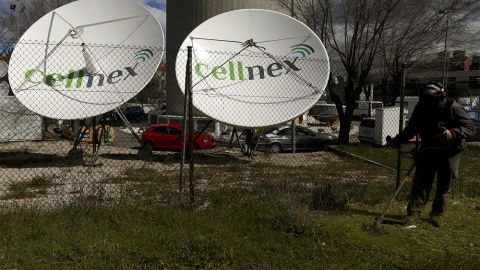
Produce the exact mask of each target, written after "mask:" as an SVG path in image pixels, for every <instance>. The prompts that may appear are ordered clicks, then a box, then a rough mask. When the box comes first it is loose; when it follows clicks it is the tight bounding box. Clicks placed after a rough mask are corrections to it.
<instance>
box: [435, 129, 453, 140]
mask: <svg viewBox="0 0 480 270" xmlns="http://www.w3.org/2000/svg"><path fill="white" fill-rule="evenodd" d="M438 138H439V139H440V141H442V142H450V141H451V140H453V139H455V132H454V131H453V130H451V129H444V130H443V131H442V132H440V133H439V134H438Z"/></svg>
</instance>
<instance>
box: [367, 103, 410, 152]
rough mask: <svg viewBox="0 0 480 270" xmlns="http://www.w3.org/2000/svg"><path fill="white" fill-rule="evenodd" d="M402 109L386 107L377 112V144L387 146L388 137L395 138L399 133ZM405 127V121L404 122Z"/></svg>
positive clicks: (375, 137)
mask: <svg viewBox="0 0 480 270" xmlns="http://www.w3.org/2000/svg"><path fill="white" fill-rule="evenodd" d="M399 123H400V108H399V107H385V108H382V109H376V111H375V136H374V139H375V143H376V144H379V145H386V144H387V136H391V137H394V136H395V135H397V134H398V133H399ZM403 127H405V119H404V120H403Z"/></svg>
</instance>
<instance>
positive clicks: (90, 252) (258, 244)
mask: <svg viewBox="0 0 480 270" xmlns="http://www.w3.org/2000/svg"><path fill="white" fill-rule="evenodd" d="M359 147H364V146H359ZM364 151H370V150H369V149H368V148H365V149H364ZM379 152H381V153H379ZM478 153H480V152H479V151H478V149H477V148H472V149H470V150H469V152H466V153H465V155H464V157H463V160H462V162H463V163H469V162H473V161H474V160H475V159H476V158H477V157H478ZM359 154H362V153H359ZM375 155H379V156H383V157H382V158H380V159H379V160H382V159H386V157H390V156H393V157H396V152H395V151H394V152H391V151H390V150H389V149H387V148H376V149H374V150H373V151H372V155H369V156H368V157H370V158H372V156H373V158H378V157H376V156H375ZM257 159H261V157H257ZM268 159H269V160H270V159H271V157H268ZM150 170H151V169H148V168H140V169H132V168H126V169H125V171H124V176H123V178H122V179H125V180H126V179H128V182H129V183H131V184H132V187H133V189H135V187H138V185H140V184H141V185H142V189H143V188H145V187H150V188H152V189H155V192H152V193H147V192H145V193H142V194H144V195H143V198H147V197H148V196H151V197H152V198H157V197H158V196H159V195H160V194H163V195H165V193H166V192H167V190H169V189H168V187H169V186H173V187H176V184H177V181H178V177H161V179H158V178H152V174H153V175H158V172H156V171H150ZM339 171H341V173H339ZM394 176H395V172H392V171H391V170H389V169H386V168H382V167H377V166H374V165H371V164H367V163H365V162H362V161H359V160H355V159H351V158H342V160H341V162H336V163H334V162H329V163H328V166H325V165H320V164H310V165H309V166H308V167H301V166H284V165H275V166H274V165H272V164H269V163H258V162H252V163H248V164H245V163H242V165H241V166H240V165H239V164H236V163H235V162H234V161H232V160H230V161H229V163H227V164H226V165H225V166H212V165H211V164H208V165H205V166H198V167H197V169H196V177H197V185H198V188H197V190H196V201H195V203H193V204H191V203H188V202H184V201H182V200H178V199H177V196H178V194H176V193H174V192H171V191H170V192H171V193H170V194H168V195H167V196H170V197H171V198H172V199H170V200H161V201H160V202H159V201H158V200H155V199H152V200H140V199H138V200H135V202H134V203H128V204H127V203H123V202H120V203H118V204H109V205H101V204H100V203H99V202H96V201H95V200H92V201H88V200H87V201H83V203H78V204H72V205H70V206H68V207H65V208H63V209H59V210H57V211H48V212H47V211H42V210H39V209H23V210H20V211H11V212H4V213H2V214H1V215H0V225H1V227H2V230H1V231H0V254H1V256H0V258H1V259H0V268H5V269H13V268H17V269H52V268H53V269H112V268H119V269H478V267H480V236H479V235H480V218H479V217H480V196H479V195H480V189H478V188H477V189H476V190H472V187H475V185H478V184H476V182H478V180H476V179H478V173H477V172H476V171H475V170H474V169H468V170H467V169H462V170H461V176H462V179H464V180H462V181H461V182H459V188H458V190H457V191H458V193H457V196H456V198H457V199H456V200H455V203H452V205H451V206H450V211H449V213H448V215H447V217H446V226H444V227H442V228H435V227H433V226H431V225H430V224H429V223H428V221H427V215H428V213H427V212H428V211H426V213H424V215H423V216H422V220H421V223H420V224H419V226H418V227H417V228H414V229H406V228H405V227H404V226H400V225H382V230H378V228H375V227H374V221H375V217H376V216H377V215H378V214H379V213H381V211H382V210H383V208H384V207H385V204H386V202H387V200H388V199H389V198H390V197H391V196H392V194H393V189H394V181H393V180H390V179H391V178H392V179H393V177H394ZM472 179H475V180H472ZM149 183H150V185H148V184H149ZM153 183H156V184H155V185H154V184H153ZM122 184H124V182H122ZM405 189H406V190H408V188H405ZM406 190H405V191H404V192H402V194H401V196H400V197H399V198H400V199H399V200H398V201H396V202H394V204H393V205H392V207H391V209H390V211H389V215H392V216H402V215H404V213H405V206H406V200H405V198H406V196H407V194H408V192H407V191H406ZM138 191H139V190H131V191H130V192H132V194H138ZM186 197H188V196H186ZM428 207H430V205H427V208H428Z"/></svg>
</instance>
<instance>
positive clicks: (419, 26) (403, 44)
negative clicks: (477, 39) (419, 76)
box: [381, 0, 480, 102]
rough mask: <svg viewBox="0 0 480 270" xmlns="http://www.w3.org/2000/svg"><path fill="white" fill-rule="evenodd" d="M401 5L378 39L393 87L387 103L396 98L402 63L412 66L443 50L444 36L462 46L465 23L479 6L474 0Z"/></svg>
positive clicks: (409, 0)
mask: <svg viewBox="0 0 480 270" xmlns="http://www.w3.org/2000/svg"><path fill="white" fill-rule="evenodd" d="M401 6H402V7H403V8H401V9H398V11H396V12H395V14H394V16H392V18H391V21H390V22H389V26H388V30H387V32H386V33H385V35H383V37H382V54H381V56H382V61H383V64H384V67H385V70H386V71H387V74H388V75H389V76H390V78H391V79H392V80H393V82H394V86H395V87H394V89H393V93H392V95H391V97H392V99H391V101H390V102H394V101H395V98H396V97H398V96H399V95H400V87H401V85H402V82H401V71H402V63H407V64H408V65H409V66H412V65H415V64H416V62H417V61H418V60H421V59H423V58H424V57H426V56H429V55H431V54H432V53H433V54H436V53H438V52H439V51H443V49H446V46H445V42H447V40H445V38H446V37H448V35H449V36H450V39H451V45H452V46H458V44H459V43H457V42H455V41H454V39H458V38H459V37H461V38H460V39H461V44H462V46H463V45H464V44H465V43H466V40H468V38H466V36H467V35H468V34H467V30H469V28H468V23H469V22H470V21H471V20H472V19H473V17H475V18H476V14H478V12H479V7H480V4H479V3H478V2H477V1H475V0H453V1H448V2H445V1H419V0H403V1H402V3H401ZM442 46H444V47H443V48H441V47H442ZM444 53H446V52H444Z"/></svg>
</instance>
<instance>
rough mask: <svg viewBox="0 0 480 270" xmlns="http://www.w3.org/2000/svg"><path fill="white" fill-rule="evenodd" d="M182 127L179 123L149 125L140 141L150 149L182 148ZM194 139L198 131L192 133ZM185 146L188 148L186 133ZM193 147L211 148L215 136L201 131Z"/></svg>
mask: <svg viewBox="0 0 480 270" xmlns="http://www.w3.org/2000/svg"><path fill="white" fill-rule="evenodd" d="M182 135H183V129H182V125H181V124H158V125H152V126H150V127H149V128H148V129H147V130H145V132H143V134H142V142H143V143H144V144H145V145H148V146H150V147H151V148H152V149H168V150H182V141H183V140H182ZM193 136H194V139H195V138H197V136H198V133H197V132H196V133H195V134H193ZM185 139H186V145H185V147H186V148H188V140H189V138H188V133H187V137H186V138H185ZM194 147H195V149H197V150H200V149H212V148H214V147H215V138H214V137H213V136H212V135H210V134H208V133H202V135H200V136H198V138H197V140H196V141H195V145H194Z"/></svg>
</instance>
